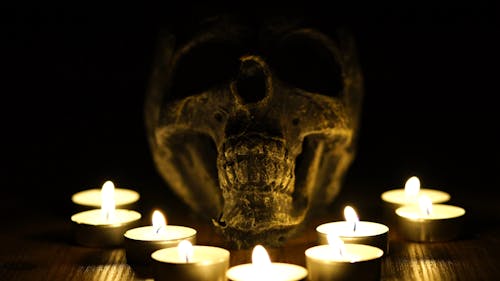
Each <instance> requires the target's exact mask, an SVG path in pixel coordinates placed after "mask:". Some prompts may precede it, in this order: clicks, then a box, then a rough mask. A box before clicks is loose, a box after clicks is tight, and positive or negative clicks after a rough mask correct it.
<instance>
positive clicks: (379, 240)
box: [316, 206, 389, 254]
mask: <svg viewBox="0 0 500 281" xmlns="http://www.w3.org/2000/svg"><path fill="white" fill-rule="evenodd" d="M344 217H345V221H336V222H329V223H325V224H321V225H319V226H318V227H317V228H316V232H317V234H318V243H319V244H321V245H323V244H328V235H329V234H335V235H337V236H339V238H340V239H342V240H343V241H344V242H345V243H351V244H365V245H371V246H375V247H378V248H380V249H382V250H383V251H384V253H386V254H387V253H389V243H388V234H389V227H387V226H386V225H384V224H381V223H376V222H369V221H360V220H359V218H358V215H357V214H356V211H355V210H354V209H353V208H352V207H351V206H346V207H345V208H344Z"/></svg>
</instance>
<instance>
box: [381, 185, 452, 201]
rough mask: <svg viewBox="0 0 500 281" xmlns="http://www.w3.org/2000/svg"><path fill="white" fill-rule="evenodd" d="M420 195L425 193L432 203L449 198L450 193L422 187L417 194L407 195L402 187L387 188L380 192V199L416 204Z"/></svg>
mask: <svg viewBox="0 0 500 281" xmlns="http://www.w3.org/2000/svg"><path fill="white" fill-rule="evenodd" d="M421 195H426V196H427V197H429V199H431V202H432V203H443V202H446V201H448V200H450V194H448V193H446V192H444V191H441V190H436V189H428V188H422V189H420V191H419V193H418V195H417V196H412V197H408V196H406V193H405V190H404V189H403V188H400V189H393V190H388V191H385V192H384V193H382V195H381V197H382V200H384V201H386V202H389V203H393V204H399V205H406V204H418V197H419V196H421Z"/></svg>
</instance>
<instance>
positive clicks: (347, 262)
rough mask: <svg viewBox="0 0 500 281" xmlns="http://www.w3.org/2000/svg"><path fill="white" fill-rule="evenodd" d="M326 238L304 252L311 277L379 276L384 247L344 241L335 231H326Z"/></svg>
mask: <svg viewBox="0 0 500 281" xmlns="http://www.w3.org/2000/svg"><path fill="white" fill-rule="evenodd" d="M328 241H329V244H327V245H319V246H314V247H311V248H309V249H307V250H306V252H305V255H306V266H307V270H308V271H309V280H310V281H322V280H363V281H369V280H380V271H381V257H382V255H383V253H384V251H382V250H381V249H379V248H377V247H373V246H369V245H361V244H344V242H343V241H342V239H340V238H339V237H336V236H334V235H329V236H328Z"/></svg>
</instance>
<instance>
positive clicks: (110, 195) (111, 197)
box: [101, 181, 115, 220]
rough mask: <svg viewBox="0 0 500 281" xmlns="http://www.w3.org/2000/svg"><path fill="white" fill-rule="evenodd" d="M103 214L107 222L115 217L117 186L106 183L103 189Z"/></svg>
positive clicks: (110, 182) (109, 182)
mask: <svg viewBox="0 0 500 281" xmlns="http://www.w3.org/2000/svg"><path fill="white" fill-rule="evenodd" d="M101 213H102V215H103V216H104V217H105V218H106V220H111V219H112V218H113V217H114V216H115V185H114V184H113V182H112V181H106V182H105V183H104V184H103V185H102V188H101Z"/></svg>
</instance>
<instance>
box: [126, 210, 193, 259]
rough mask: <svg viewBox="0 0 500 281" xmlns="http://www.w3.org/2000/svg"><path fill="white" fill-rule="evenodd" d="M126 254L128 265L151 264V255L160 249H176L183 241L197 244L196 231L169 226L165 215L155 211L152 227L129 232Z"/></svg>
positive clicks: (138, 228) (143, 227)
mask: <svg viewBox="0 0 500 281" xmlns="http://www.w3.org/2000/svg"><path fill="white" fill-rule="evenodd" d="M124 237H125V254H126V257H127V262H128V263H134V264H150V262H151V254H152V253H153V252H154V251H156V250H159V249H162V248H168V247H176V246H177V245H178V244H179V242H181V241H182V240H188V241H189V242H191V243H192V244H195V243H196V230H195V229H193V228H190V227H186V226H178V225H167V222H166V220H165V217H164V216H163V214H162V213H161V212H160V211H158V210H155V211H154V212H153V216H152V225H150V226H142V227H137V228H133V229H129V230H127V232H125V234H124Z"/></svg>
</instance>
